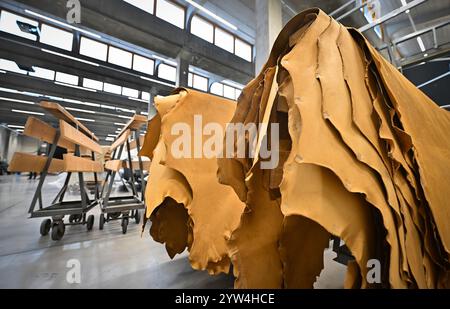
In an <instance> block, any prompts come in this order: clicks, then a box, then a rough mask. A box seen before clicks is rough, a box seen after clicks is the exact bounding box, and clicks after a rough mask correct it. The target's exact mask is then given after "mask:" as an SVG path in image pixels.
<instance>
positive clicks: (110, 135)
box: [108, 134, 117, 137]
mask: <svg viewBox="0 0 450 309" xmlns="http://www.w3.org/2000/svg"><path fill="white" fill-rule="evenodd" d="M108 136H109V137H117V135H114V134H108Z"/></svg>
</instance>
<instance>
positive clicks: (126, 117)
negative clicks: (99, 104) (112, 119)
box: [117, 115, 133, 119]
mask: <svg viewBox="0 0 450 309" xmlns="http://www.w3.org/2000/svg"><path fill="white" fill-rule="evenodd" d="M117 117H119V118H122V119H131V118H133V117H129V116H122V115H119V116H117Z"/></svg>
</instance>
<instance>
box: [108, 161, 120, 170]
mask: <svg viewBox="0 0 450 309" xmlns="http://www.w3.org/2000/svg"><path fill="white" fill-rule="evenodd" d="M121 168H122V160H110V161H107V162H106V163H105V169H107V170H109V171H114V172H118V171H119V170H120V169H121Z"/></svg>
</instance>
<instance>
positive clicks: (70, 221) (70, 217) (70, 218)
mask: <svg viewBox="0 0 450 309" xmlns="http://www.w3.org/2000/svg"><path fill="white" fill-rule="evenodd" d="M74 221H75V215H70V216H69V223H73V222H74Z"/></svg>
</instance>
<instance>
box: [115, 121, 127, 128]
mask: <svg viewBox="0 0 450 309" xmlns="http://www.w3.org/2000/svg"><path fill="white" fill-rule="evenodd" d="M114 124H115V125H116V126H121V127H124V126H126V125H127V124H126V123H120V122H114Z"/></svg>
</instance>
